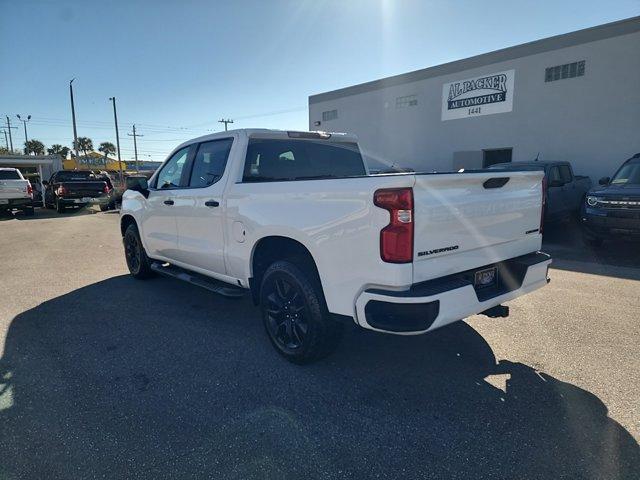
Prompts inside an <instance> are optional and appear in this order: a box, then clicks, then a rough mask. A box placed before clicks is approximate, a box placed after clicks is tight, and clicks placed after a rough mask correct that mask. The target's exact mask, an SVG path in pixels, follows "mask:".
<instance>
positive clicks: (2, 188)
mask: <svg viewBox="0 0 640 480" xmlns="http://www.w3.org/2000/svg"><path fill="white" fill-rule="evenodd" d="M28 185H29V181H28V180H0V198H25V197H28V196H29V193H28Z"/></svg>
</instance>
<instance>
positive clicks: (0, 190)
mask: <svg viewBox="0 0 640 480" xmlns="http://www.w3.org/2000/svg"><path fill="white" fill-rule="evenodd" d="M14 209H16V210H22V212H23V213H24V214H25V215H27V216H33V214H34V211H33V188H32V186H31V182H29V180H26V179H25V178H24V177H23V176H22V173H21V172H20V170H18V169H17V168H0V212H10V211H12V210H14Z"/></svg>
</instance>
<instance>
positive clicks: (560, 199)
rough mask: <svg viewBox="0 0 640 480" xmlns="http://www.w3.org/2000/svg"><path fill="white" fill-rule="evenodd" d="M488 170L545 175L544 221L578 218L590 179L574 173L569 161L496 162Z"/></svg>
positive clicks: (589, 186)
mask: <svg viewBox="0 0 640 480" xmlns="http://www.w3.org/2000/svg"><path fill="white" fill-rule="evenodd" d="M489 168H490V169H492V170H541V171H543V172H544V176H545V191H546V198H545V215H544V216H545V221H546V222H558V221H566V220H571V219H572V218H578V214H579V212H580V208H581V207H582V204H583V203H584V199H585V196H586V194H587V192H588V191H589V189H590V188H591V179H590V178H589V177H587V176H585V175H575V174H574V173H573V168H572V167H571V164H570V163H569V162H563V161H544V162H543V161H531V162H513V163H511V162H509V163H496V164H494V165H491V166H490V167H489Z"/></svg>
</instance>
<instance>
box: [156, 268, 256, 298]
mask: <svg viewBox="0 0 640 480" xmlns="http://www.w3.org/2000/svg"><path fill="white" fill-rule="evenodd" d="M151 270H153V271H154V272H156V273H159V274H160V275H164V276H165V277H171V278H177V279H178V280H182V281H183V282H188V283H190V284H192V285H197V286H198V287H202V288H206V289H207V290H209V291H211V292H214V293H218V294H220V295H223V296H225V297H232V298H239V297H242V296H244V294H245V293H246V292H247V290H245V289H244V288H240V287H234V286H233V285H229V284H228V283H224V282H221V281H219V280H215V279H213V278H210V277H206V276H204V275H200V274H199V273H195V272H190V271H188V270H185V269H183V268H180V267H176V266H175V265H171V264H162V263H160V262H153V263H152V264H151Z"/></svg>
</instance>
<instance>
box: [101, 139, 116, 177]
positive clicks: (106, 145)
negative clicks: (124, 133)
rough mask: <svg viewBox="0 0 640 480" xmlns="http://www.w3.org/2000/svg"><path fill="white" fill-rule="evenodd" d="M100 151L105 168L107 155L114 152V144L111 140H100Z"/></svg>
mask: <svg viewBox="0 0 640 480" xmlns="http://www.w3.org/2000/svg"><path fill="white" fill-rule="evenodd" d="M98 151H99V152H100V153H104V168H105V170H106V169H107V157H108V156H109V155H113V154H114V153H116V146H115V145H114V144H113V143H111V142H102V143H101V144H100V147H99V148H98Z"/></svg>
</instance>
